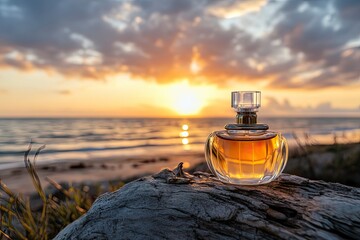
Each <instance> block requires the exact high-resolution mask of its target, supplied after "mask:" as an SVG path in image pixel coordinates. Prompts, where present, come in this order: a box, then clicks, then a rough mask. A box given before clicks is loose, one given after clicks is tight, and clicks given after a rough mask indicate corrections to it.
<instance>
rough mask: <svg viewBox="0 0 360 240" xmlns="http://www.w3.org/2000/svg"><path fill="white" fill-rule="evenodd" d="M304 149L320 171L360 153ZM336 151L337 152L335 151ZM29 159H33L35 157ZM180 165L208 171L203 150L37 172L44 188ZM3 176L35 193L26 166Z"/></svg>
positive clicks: (350, 148) (298, 153)
mask: <svg viewBox="0 0 360 240" xmlns="http://www.w3.org/2000/svg"><path fill="white" fill-rule="evenodd" d="M303 147H304V146H303ZM305 147H306V148H307V149H308V153H307V154H308V156H310V157H312V158H314V159H315V160H317V162H318V165H319V166H320V168H323V167H324V164H328V163H329V162H331V161H332V159H334V157H336V154H337V153H340V152H341V153H342V154H343V153H346V154H348V153H355V154H356V153H357V152H359V153H360V142H357V143H347V144H313V145H309V146H305ZM334 149H335V151H338V152H334ZM304 154H305V153H304V152H303V151H302V150H301V146H297V147H291V148H290V151H289V162H288V164H287V167H286V169H285V172H288V171H286V170H291V171H290V173H293V174H294V173H295V174H296V173H297V170H298V168H299V164H300V165H302V166H304V164H305V162H303V161H304V156H303V155H304ZM346 154H345V155H346ZM40 158H41V154H40ZM30 159H32V155H31V156H30ZM179 162H183V163H184V168H185V169H194V168H196V167H199V166H200V170H203V169H207V167H206V163H205V158H204V152H203V151H188V152H183V153H179V152H175V153H161V154H159V153H156V152H155V153H149V154H141V155H134V156H120V157H119V156H113V157H104V158H98V159H87V160H84V159H79V160H71V161H56V160H54V161H52V162H37V163H36V170H37V173H38V175H39V177H40V180H41V182H42V185H43V188H44V189H45V188H47V187H48V186H49V185H50V184H49V183H48V181H47V180H46V177H48V178H50V179H51V180H54V181H55V182H57V183H63V182H66V183H69V184H78V183H86V184H95V183H98V182H104V181H105V182H106V181H125V180H128V179H133V178H138V177H141V176H144V175H151V174H154V173H156V172H159V171H160V170H162V169H164V168H169V169H173V168H175V167H176V166H177V165H178V163H179ZM313 162H314V161H313ZM314 163H316V161H315V162H314ZM345 163H346V162H345ZM288 173H289V172H288ZM296 175H301V174H296ZM0 176H1V177H0V180H1V181H2V182H3V183H5V184H6V185H7V186H8V187H9V188H10V189H11V190H13V191H14V192H16V193H23V194H25V195H28V194H31V193H33V192H34V190H35V189H34V187H33V185H32V181H31V178H30V176H29V174H28V173H27V170H26V168H25V165H24V164H23V166H19V167H15V168H11V169H3V170H1V169H0Z"/></svg>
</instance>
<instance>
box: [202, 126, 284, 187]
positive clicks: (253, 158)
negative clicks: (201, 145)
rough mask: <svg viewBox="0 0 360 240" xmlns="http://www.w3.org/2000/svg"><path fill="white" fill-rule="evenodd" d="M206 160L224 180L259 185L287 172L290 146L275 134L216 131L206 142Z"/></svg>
mask: <svg viewBox="0 0 360 240" xmlns="http://www.w3.org/2000/svg"><path fill="white" fill-rule="evenodd" d="M205 158H206V162H207V164H208V166H209V168H210V170H211V172H212V173H213V174H214V175H215V176H216V177H217V178H218V179H220V180H221V181H223V182H227V183H233V184H240V185H259V184H265V183H269V182H271V181H272V180H274V179H276V178H277V177H278V176H279V175H280V174H281V172H282V171H283V170H284V168H285V165H286V162H287V158H288V145H287V142H286V139H285V138H284V137H283V136H281V134H280V133H276V132H272V131H226V130H222V131H215V132H213V133H211V134H210V135H209V137H208V139H207V141H206V144H205Z"/></svg>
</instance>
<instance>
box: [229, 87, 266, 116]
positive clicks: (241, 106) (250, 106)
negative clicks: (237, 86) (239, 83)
mask: <svg viewBox="0 0 360 240" xmlns="http://www.w3.org/2000/svg"><path fill="white" fill-rule="evenodd" d="M260 106H261V92H260V91H236V92H231V107H232V108H233V109H234V110H235V111H236V112H257V111H258V109H259V108H260Z"/></svg>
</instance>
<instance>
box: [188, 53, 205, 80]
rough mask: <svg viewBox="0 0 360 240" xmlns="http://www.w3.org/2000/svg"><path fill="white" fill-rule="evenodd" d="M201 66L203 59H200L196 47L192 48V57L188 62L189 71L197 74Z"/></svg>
mask: <svg viewBox="0 0 360 240" xmlns="http://www.w3.org/2000/svg"><path fill="white" fill-rule="evenodd" d="M202 68H203V61H202V60H201V56H200V52H199V49H198V48H197V47H193V48H192V59H191V63H190V71H191V72H192V73H193V74H198V73H199V72H200V71H201V70H202Z"/></svg>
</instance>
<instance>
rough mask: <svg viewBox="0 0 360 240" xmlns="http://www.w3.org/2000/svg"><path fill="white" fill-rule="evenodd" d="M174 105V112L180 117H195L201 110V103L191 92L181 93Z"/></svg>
mask: <svg viewBox="0 0 360 240" xmlns="http://www.w3.org/2000/svg"><path fill="white" fill-rule="evenodd" d="M181 95H182V96H181V97H180V98H179V99H177V100H176V102H175V103H174V107H175V111H176V112H178V113H179V114H180V115H195V114H197V113H199V111H200V110H201V108H202V106H203V103H202V102H201V100H200V99H199V97H198V96H197V95H196V94H195V93H193V92H183V93H182V94H181Z"/></svg>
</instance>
